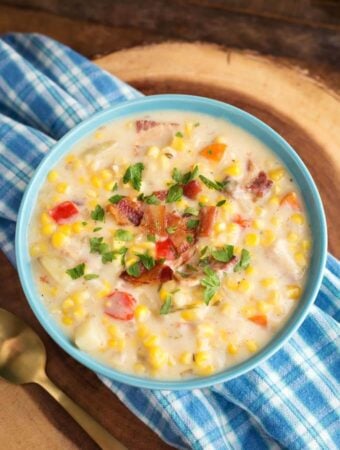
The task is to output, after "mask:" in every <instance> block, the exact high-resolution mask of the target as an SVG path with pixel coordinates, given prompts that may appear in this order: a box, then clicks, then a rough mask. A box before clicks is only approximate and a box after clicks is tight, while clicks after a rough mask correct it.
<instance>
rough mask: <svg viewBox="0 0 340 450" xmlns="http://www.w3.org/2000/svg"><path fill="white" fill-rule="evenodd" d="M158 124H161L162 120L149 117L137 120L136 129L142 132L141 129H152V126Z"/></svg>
mask: <svg viewBox="0 0 340 450" xmlns="http://www.w3.org/2000/svg"><path fill="white" fill-rule="evenodd" d="M157 125H160V122H156V121H154V120H147V119H143V120H136V131H137V133H140V132H141V131H147V130H150V128H153V127H156V126H157Z"/></svg>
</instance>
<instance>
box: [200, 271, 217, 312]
mask: <svg viewBox="0 0 340 450" xmlns="http://www.w3.org/2000/svg"><path fill="white" fill-rule="evenodd" d="M203 272H204V274H205V276H204V277H203V278H202V280H201V283H200V284H201V286H203V287H204V288H205V290H204V302H205V303H206V304H207V305H209V303H210V300H211V299H212V298H213V296H214V295H215V294H216V292H217V291H218V289H219V287H220V284H221V283H220V279H219V278H218V276H217V274H216V272H214V271H213V270H212V269H211V268H210V267H205V268H204V269H203Z"/></svg>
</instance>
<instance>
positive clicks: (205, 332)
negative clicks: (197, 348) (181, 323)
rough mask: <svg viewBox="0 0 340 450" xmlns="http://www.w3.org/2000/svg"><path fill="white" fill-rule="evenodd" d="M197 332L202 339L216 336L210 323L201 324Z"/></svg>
mask: <svg viewBox="0 0 340 450" xmlns="http://www.w3.org/2000/svg"><path fill="white" fill-rule="evenodd" d="M197 331H198V333H199V335H200V336H202V337H212V336H214V334H215V330H214V327H213V326H212V325H211V324H210V323H201V324H199V325H198V326H197Z"/></svg>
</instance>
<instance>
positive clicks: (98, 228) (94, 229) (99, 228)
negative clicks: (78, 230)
mask: <svg viewBox="0 0 340 450" xmlns="http://www.w3.org/2000/svg"><path fill="white" fill-rule="evenodd" d="M102 228H103V227H96V228H93V230H92V231H93V232H94V233H95V232H96V231H99V230H101V229H102Z"/></svg>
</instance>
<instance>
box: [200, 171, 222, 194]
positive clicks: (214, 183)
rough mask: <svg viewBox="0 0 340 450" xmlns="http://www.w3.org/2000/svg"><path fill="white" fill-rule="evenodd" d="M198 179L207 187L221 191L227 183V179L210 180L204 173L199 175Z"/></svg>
mask: <svg viewBox="0 0 340 450" xmlns="http://www.w3.org/2000/svg"><path fill="white" fill-rule="evenodd" d="M199 178H200V180H201V181H202V182H203V183H204V184H205V185H206V186H207V187H208V188H209V189H215V190H216V191H222V190H223V188H224V187H225V186H226V184H228V181H222V182H221V181H212V180H209V178H207V177H205V176H204V175H200V176H199Z"/></svg>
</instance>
